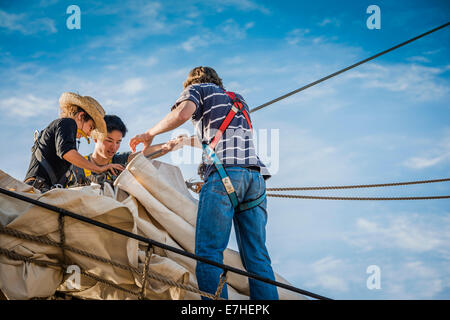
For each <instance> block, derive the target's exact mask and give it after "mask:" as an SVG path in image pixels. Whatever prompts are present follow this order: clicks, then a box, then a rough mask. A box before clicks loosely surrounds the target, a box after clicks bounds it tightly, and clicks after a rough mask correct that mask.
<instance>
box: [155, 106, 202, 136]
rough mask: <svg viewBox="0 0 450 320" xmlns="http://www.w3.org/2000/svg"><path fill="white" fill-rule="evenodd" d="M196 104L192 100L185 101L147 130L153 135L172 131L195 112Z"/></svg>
mask: <svg viewBox="0 0 450 320" xmlns="http://www.w3.org/2000/svg"><path fill="white" fill-rule="evenodd" d="M195 109H196V106H195V104H194V103H193V102H192V101H190V100H186V101H183V102H182V103H181V104H180V105H179V106H178V107H177V108H176V109H175V110H173V111H172V112H170V113H169V114H168V115H166V116H165V117H164V118H163V119H162V120H161V121H160V122H158V124H156V125H155V126H154V127H153V128H151V129H149V130H147V133H148V134H150V135H151V136H153V137H154V136H157V135H159V134H161V133H164V132H168V131H171V130H173V129H176V128H178V127H179V126H181V125H182V124H183V123H185V122H186V121H187V120H189V118H190V117H191V116H192V114H193V113H194V112H195Z"/></svg>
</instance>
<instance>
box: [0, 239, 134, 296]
mask: <svg viewBox="0 0 450 320" xmlns="http://www.w3.org/2000/svg"><path fill="white" fill-rule="evenodd" d="M0 254H1V255H4V256H6V257H7V258H10V259H12V260H16V261H24V262H28V263H33V264H36V265H38V266H41V267H50V268H54V267H56V268H58V269H61V270H62V271H63V272H64V270H66V269H67V267H68V266H67V265H66V264H64V263H56V262H51V261H43V260H37V259H32V258H30V257H27V256H24V255H21V254H19V253H16V252H14V251H11V250H8V249H4V248H1V247H0ZM80 272H81V274H83V275H85V276H87V277H89V278H91V279H94V280H96V281H98V282H101V283H104V284H106V285H108V286H111V287H113V288H115V289H118V290H121V291H124V292H126V293H130V294H132V295H135V296H139V294H138V293H136V292H134V291H131V290H128V289H125V288H123V287H121V286H119V285H117V284H115V283H113V282H111V281H109V280H106V279H103V278H100V277H98V276H96V275H93V274H90V273H88V272H86V271H84V270H83V269H81V268H80Z"/></svg>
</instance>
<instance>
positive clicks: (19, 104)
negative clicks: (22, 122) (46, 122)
mask: <svg viewBox="0 0 450 320" xmlns="http://www.w3.org/2000/svg"><path fill="white" fill-rule="evenodd" d="M55 104H56V103H55V101H53V100H50V99H45V98H41V97H37V96H35V95H33V94H27V95H25V96H23V97H22V96H20V97H18V96H13V97H10V98H6V99H3V100H0V109H1V110H2V112H6V113H9V114H10V115H11V116H19V117H25V118H30V117H36V116H39V115H41V114H45V113H47V112H48V111H50V110H56V108H57V107H56V105H55Z"/></svg>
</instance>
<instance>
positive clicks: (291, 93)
mask: <svg viewBox="0 0 450 320" xmlns="http://www.w3.org/2000/svg"><path fill="white" fill-rule="evenodd" d="M449 24H450V22H447V23H445V24H443V25H441V26H439V27H437V28H434V29H432V30H430V31H427V32H425V33H422V34H421V35H418V36H417V37H414V38H411V39H409V40H407V41H405V42H402V43H400V44H398V45H396V46H394V47H392V48H389V49H387V50H384V51H382V52H379V53H377V54H375V55H373V56H371V57H369V58H367V59H364V60H361V61H359V62H357V63H355V64H352V65H351V66H349V67H346V68H344V69H341V70H339V71H337V72H335V73H332V74H330V75H328V76H326V77H323V78H321V79H319V80H317V81H314V82H311V83H310V84H307V85H306V86H303V87H301V88H299V89H296V90H294V91H291V92H289V93H287V94H285V95H282V96H281V97H278V98H276V99H273V100H271V101H269V102H266V103H264V104H262V105H260V106H258V107H255V108H253V109H251V110H250V113H252V112H254V111H258V110H260V109H262V108H264V107H267V106H269V105H271V104H273V103H275V102H278V101H280V100H283V99H286V98H287V97H289V96H291V95H293V94H296V93H299V92H300V91H303V90H305V89H307V88H310V87H312V86H315V85H316V84H318V83H321V82H323V81H325V80H328V79H330V78H332V77H335V76H337V75H339V74H341V73H343V72H345V71H348V70H350V69H353V68H356V67H357V66H359V65H361V64H363V63H366V62H368V61H370V60H373V59H375V58H378V57H379V56H382V55H384V54H386V53H388V52H391V51H393V50H395V49H398V48H400V47H402V46H404V45H407V44H408V43H411V42H413V41H415V40H418V39H420V38H422V37H425V36H426V35H429V34H430V33H433V32H435V31H438V30H440V29H443V28H445V27H447V26H448V25H449Z"/></svg>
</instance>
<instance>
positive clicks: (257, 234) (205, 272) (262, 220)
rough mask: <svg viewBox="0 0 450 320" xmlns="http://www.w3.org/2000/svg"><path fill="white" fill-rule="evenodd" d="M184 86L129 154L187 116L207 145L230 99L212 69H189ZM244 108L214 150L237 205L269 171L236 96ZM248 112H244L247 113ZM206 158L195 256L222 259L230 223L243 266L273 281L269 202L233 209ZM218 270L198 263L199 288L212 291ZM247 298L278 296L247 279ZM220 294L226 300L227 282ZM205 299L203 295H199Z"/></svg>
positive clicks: (261, 186) (251, 196) (257, 193)
mask: <svg viewBox="0 0 450 320" xmlns="http://www.w3.org/2000/svg"><path fill="white" fill-rule="evenodd" d="M183 86H184V90H183V92H182V93H181V95H180V96H179V98H178V99H177V100H176V102H175V104H174V105H173V107H172V109H171V112H170V113H169V114H168V115H166V116H165V117H164V118H163V119H162V120H161V121H159V122H158V123H157V124H156V125H155V126H153V127H152V128H150V129H149V130H147V131H146V132H145V133H143V134H139V135H137V136H135V137H134V138H132V139H131V140H130V148H131V149H132V150H133V152H134V151H135V150H136V146H137V145H138V144H140V143H143V144H144V150H143V151H144V152H145V150H147V149H148V148H150V147H151V144H152V141H153V138H154V137H155V136H156V135H159V134H161V133H164V132H168V131H171V130H173V129H175V128H177V127H179V126H181V125H182V124H183V123H185V122H186V121H187V120H189V119H191V120H192V123H193V125H194V127H195V132H196V136H197V138H198V140H199V141H200V142H201V143H202V144H203V145H209V144H210V143H211V141H212V140H213V139H214V137H215V135H216V133H217V131H218V129H219V127H220V126H221V124H222V122H223V120H224V119H225V118H226V117H227V115H228V113H229V112H230V109H231V108H232V105H233V102H232V100H231V99H230V97H229V96H228V95H227V94H226V91H225V89H224V86H223V84H222V79H221V78H220V77H219V76H218V74H217V72H216V71H215V70H214V69H212V68H210V67H196V68H194V69H192V70H191V71H190V72H189V74H188V77H187V79H186V81H185V82H184V83H183ZM236 97H237V98H238V99H239V101H240V102H241V103H242V107H243V109H242V110H243V111H242V110H241V112H238V113H236V115H235V116H234V117H233V118H232V120H231V122H230V124H229V126H228V127H227V129H226V130H225V131H224V133H223V135H222V136H221V138H220V140H219V142H218V144H217V145H216V147H215V149H214V151H215V153H216V155H217V157H218V158H219V160H220V161H221V163H222V164H223V167H224V168H225V170H226V173H227V174H228V177H229V178H230V181H231V183H232V186H233V187H234V190H235V192H236V195H237V198H238V201H239V203H244V202H248V201H253V200H255V199H258V198H260V197H261V196H263V195H264V194H265V189H266V186H265V179H267V178H269V177H270V174H269V172H268V170H267V168H266V167H265V165H264V164H263V163H262V162H261V161H260V159H259V158H258V156H257V155H256V152H255V146H254V142H253V136H252V130H251V122H250V119H248V120H247V119H246V117H249V116H248V114H249V108H248V106H247V104H246V103H245V100H244V98H243V97H242V96H241V95H239V94H236ZM245 114H246V115H245ZM203 159H204V167H205V170H204V172H203V173H204V174H203V179H204V181H205V183H204V185H203V187H202V189H201V192H200V198H199V205H198V211H197V223H196V235H195V253H196V254H197V255H198V256H201V257H204V258H207V259H210V260H213V261H216V262H218V263H222V262H223V252H224V250H225V249H226V247H227V245H228V241H229V237H230V233H231V227H232V223H233V222H234V227H235V233H236V238H237V243H238V246H239V253H240V255H241V259H242V262H243V265H244V267H245V269H246V270H247V271H248V272H251V273H254V274H257V275H259V276H261V277H264V278H268V279H271V280H274V273H273V270H272V267H271V261H270V257H269V253H268V250H267V248H266V244H265V242H266V230H265V229H266V223H267V211H266V207H267V200H266V199H265V198H264V200H263V201H262V202H261V203H259V205H257V206H255V207H252V208H250V209H248V210H244V211H240V212H237V211H236V210H235V208H234V207H233V205H232V203H231V201H230V198H229V196H228V194H229V193H228V192H227V189H226V186H225V185H224V183H223V182H222V179H221V177H220V175H219V172H218V171H217V169H216V167H215V166H214V164H213V163H212V162H211V161H210V160H208V158H207V157H206V156H204V157H203ZM221 273H222V270H221V269H220V268H217V267H215V266H212V265H209V264H206V263H202V262H200V261H197V267H196V275H197V281H198V286H199V289H200V290H202V291H205V292H209V293H212V294H214V293H215V292H216V289H217V286H218V284H219V281H220V275H221ZM249 286H250V298H251V299H256V300H259V299H264V300H270V299H275V300H276V299H278V291H277V289H276V287H275V286H272V285H270V284H267V283H264V282H261V281H258V280H254V279H249ZM221 297H222V298H225V299H226V298H228V291H227V287H226V285H225V286H224V288H223V290H222V293H221ZM202 298H203V299H207V298H205V297H202Z"/></svg>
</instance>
